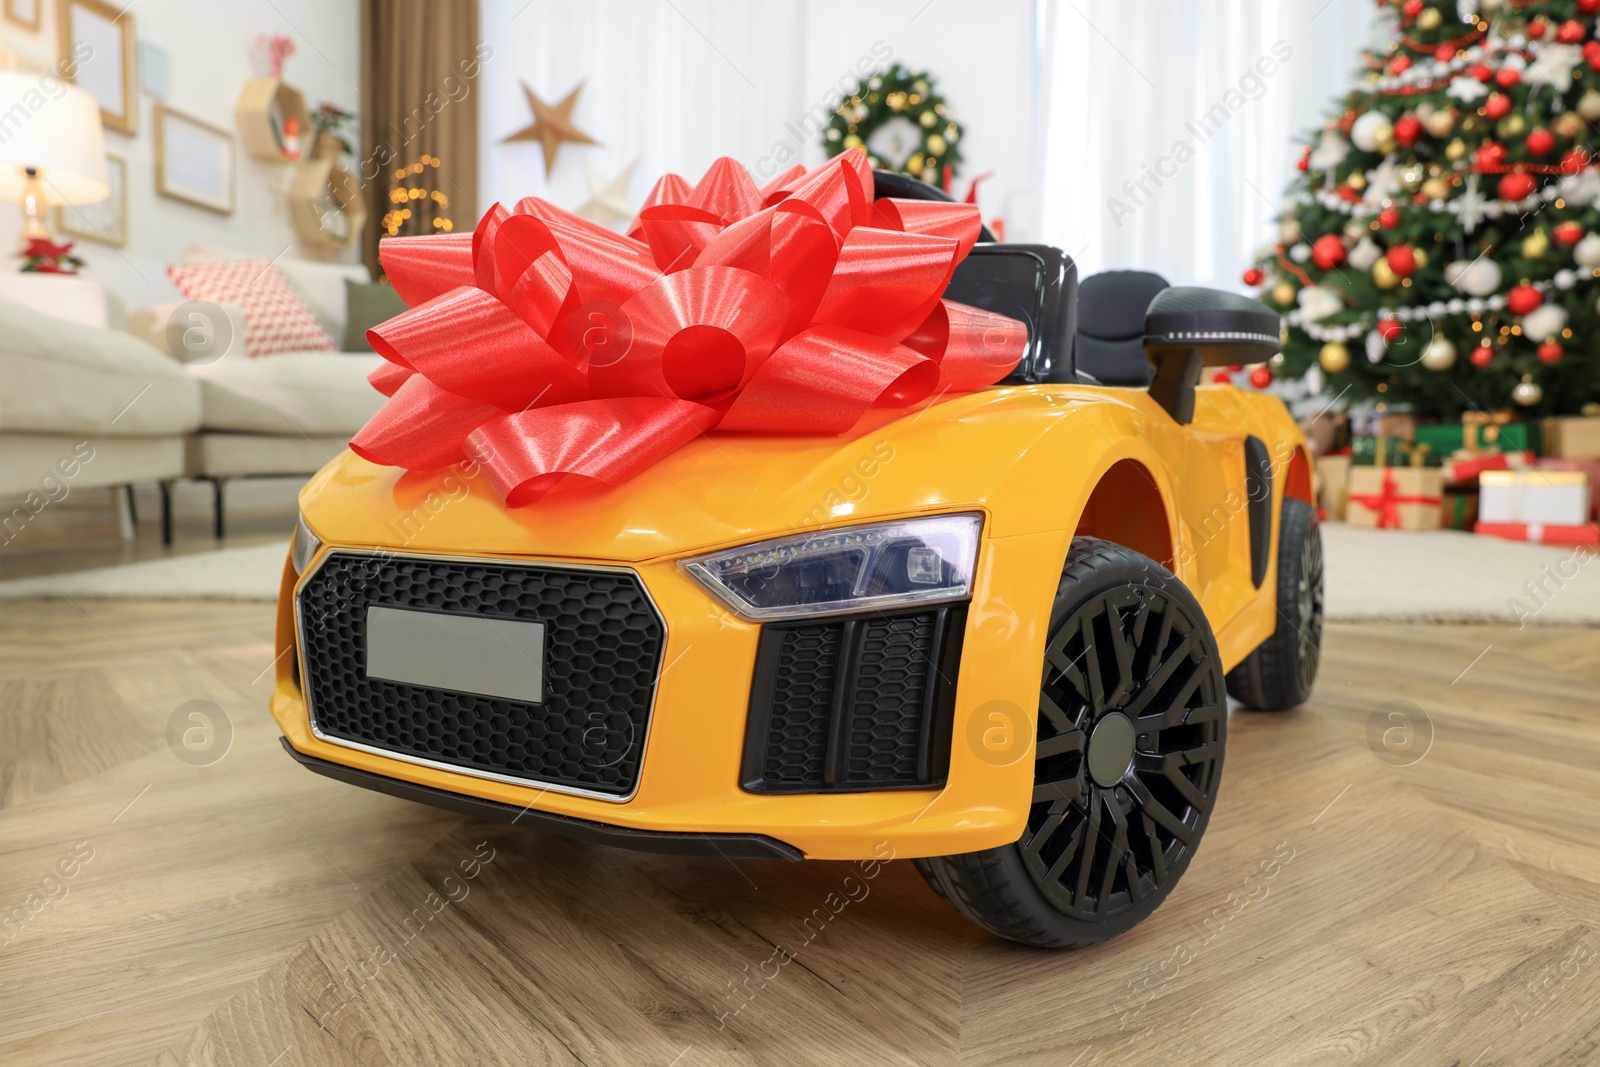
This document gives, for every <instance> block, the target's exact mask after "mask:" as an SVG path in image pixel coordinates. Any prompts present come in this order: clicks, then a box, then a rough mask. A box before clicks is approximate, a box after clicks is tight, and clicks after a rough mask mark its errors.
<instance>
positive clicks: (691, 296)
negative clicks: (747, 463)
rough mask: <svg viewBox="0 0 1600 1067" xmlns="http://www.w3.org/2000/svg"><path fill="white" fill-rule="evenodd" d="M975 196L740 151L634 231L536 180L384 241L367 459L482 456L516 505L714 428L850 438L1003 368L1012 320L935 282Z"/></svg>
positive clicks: (971, 225) (423, 462) (666, 187)
mask: <svg viewBox="0 0 1600 1067" xmlns="http://www.w3.org/2000/svg"><path fill="white" fill-rule="evenodd" d="M978 232H979V220H978V211H977V208H976V206H974V205H971V204H951V203H939V202H931V201H923V200H895V199H885V200H878V201H874V199H873V177H872V172H871V170H870V169H869V168H868V165H867V161H866V157H865V155H864V154H863V153H862V152H860V151H849V152H845V153H844V154H843V155H841V156H839V157H837V158H835V159H834V160H832V161H830V162H829V163H827V164H824V165H823V166H821V167H818V168H816V169H815V170H811V171H807V170H805V169H804V168H803V167H795V168H793V169H791V170H790V171H788V172H786V173H784V174H782V175H779V176H778V177H777V178H775V179H773V180H772V181H771V182H769V183H768V184H767V185H766V186H763V187H757V185H756V184H755V182H754V181H753V180H752V179H751V177H750V175H749V174H748V173H747V172H746V171H745V170H744V168H743V167H741V166H740V165H739V164H737V163H735V162H733V161H732V160H727V159H723V160H718V161H717V162H716V163H715V164H713V165H712V167H711V169H710V170H709V171H707V173H706V175H705V176H704V177H703V178H702V179H701V180H700V182H699V183H698V184H696V185H694V186H692V187H691V186H690V185H689V184H688V183H687V182H686V181H684V180H683V179H682V178H680V177H678V176H676V175H671V174H669V175H667V176H666V177H664V178H662V179H661V180H660V181H659V182H657V184H656V186H655V188H654V189H653V190H652V191H651V193H650V195H649V197H648V198H647V200H646V204H645V207H644V208H643V210H641V211H640V213H639V217H638V219H636V220H635V221H634V223H633V225H632V227H631V228H630V229H629V231H628V233H627V234H625V235H624V234H619V233H615V232H613V231H611V230H608V229H605V228H603V227H601V226H598V225H596V224H595V223H592V222H589V221H587V220H584V219H582V218H579V217H578V216H576V215H573V214H570V213H569V212H566V211H563V210H562V209H560V208H558V207H555V206H554V205H552V204H550V203H548V202H546V201H544V200H540V199H538V198H534V197H529V198H526V199H524V200H521V201H519V202H518V203H517V204H516V206H515V207H514V208H513V209H512V210H511V211H506V210H505V209H504V208H502V207H500V206H499V205H496V206H495V207H493V208H492V209H490V211H489V212H488V213H487V214H485V215H484V217H483V220H482V221H481V222H480V223H479V224H478V227H477V229H476V231H475V232H473V233H470V234H466V233H463V234H438V235H428V236H422V237H400V238H388V239H385V240H383V241H381V242H380V243H379V254H380V258H381V260H382V262H383V267H384V270H385V272H386V273H387V274H388V276H389V279H390V281H391V282H392V283H393V284H394V287H395V289H396V290H397V291H398V292H399V294H400V296H401V297H402V298H404V300H405V301H406V303H407V305H408V306H409V310H408V311H406V312H405V313H403V314H401V315H399V316H397V317H396V318H394V319H391V320H389V321H388V322H386V323H384V324H382V325H380V326H378V327H376V328H375V329H373V330H371V331H369V333H368V337H369V339H370V340H371V341H372V346H373V348H374V349H375V350H376V351H377V352H378V353H380V354H381V355H382V356H383V357H384V358H385V359H386V360H387V361H388V362H387V363H386V365H385V366H384V367H382V368H381V369H380V370H378V371H376V372H374V373H373V375H372V377H371V380H372V383H373V385H374V386H376V387H377V388H378V390H379V391H380V392H382V393H384V394H385V395H387V396H388V397H389V398H390V399H389V402H388V403H387V404H386V405H385V406H384V408H383V409H382V410H381V411H380V412H379V413H378V414H377V415H375V416H374V417H373V418H372V420H371V421H370V422H368V424H367V425H366V427H364V428H363V429H362V430H361V432H360V433H358V434H357V435H356V437H355V439H354V440H352V441H351V442H350V447H351V449H352V450H354V451H355V452H356V453H357V454H358V455H360V456H362V457H363V458H365V459H368V460H370V461H372V462H374V463H382V464H388V465H391V466H398V467H405V468H408V469H411V470H426V469H433V468H437V467H442V466H445V465H448V464H451V463H457V462H462V461H467V460H470V461H473V462H476V463H477V464H479V465H480V466H481V467H482V469H483V470H484V471H485V472H486V473H487V475H488V477H489V481H490V484H492V485H493V486H494V488H495V490H496V491H497V492H498V493H499V494H500V495H501V497H502V498H503V499H504V500H505V501H506V503H507V504H508V505H510V506H513V507H515V506H519V505H525V504H531V503H534V502H536V501H537V500H539V499H540V498H541V497H542V496H544V495H545V494H546V493H548V492H549V491H550V490H551V489H553V488H554V487H555V486H556V485H557V484H558V483H560V482H561V481H562V480H564V479H569V478H572V479H587V480H593V481H597V482H601V483H606V484H610V485H616V484H619V483H621V482H624V481H627V480H628V479H630V478H632V477H635V476H636V475H638V474H639V473H640V472H642V471H644V470H645V469H647V468H648V467H650V466H651V465H653V464H655V463H657V462H659V461H660V460H661V459H663V458H665V457H666V456H667V455H669V454H670V453H672V452H673V451H674V450H676V449H678V448H681V447H683V446H684V445H686V444H688V443H689V442H691V441H694V440H695V439H697V438H699V437H701V436H702V435H707V434H716V433H723V432H742V433H767V434H791V435H793V434H842V433H846V432H848V431H850V430H851V428H852V427H854V426H855V425H856V424H857V423H858V422H860V421H862V419H863V417H864V416H865V415H867V413H868V412H869V411H870V410H871V409H873V408H875V407H878V408H909V407H912V406H914V405H917V404H920V403H923V402H926V401H934V400H938V399H940V398H944V397H947V396H949V395H951V394H954V393H959V392H962V391H967V390H973V389H978V388H982V387H984V386H987V385H992V384H993V383H995V382H998V381H999V380H1000V379H1002V378H1004V377H1005V376H1006V375H1007V374H1009V373H1010V372H1011V371H1012V369H1013V368H1015V366H1016V365H1017V363H1018V362H1019V360H1020V359H1021V357H1022V355H1023V352H1024V350H1025V348H1026V345H1027V330H1026V327H1025V326H1024V325H1023V324H1022V323H1021V322H1018V321H1017V320H1015V319H1010V318H1006V317H1004V316H1001V315H996V314H992V313H990V312H987V311H983V310H980V309H978V308H973V307H968V306H965V305H963V304H958V303H955V302H953V301H949V300H944V299H942V295H943V293H944V290H945V287H946V286H947V285H948V283H949V281H950V277H951V274H952V273H953V272H954V270H955V267H956V265H957V264H958V263H959V262H960V261H961V260H962V259H963V258H964V257H965V256H966V255H967V253H968V252H969V251H970V250H971V249H972V246H973V244H974V243H975V242H976V241H977V238H978Z"/></svg>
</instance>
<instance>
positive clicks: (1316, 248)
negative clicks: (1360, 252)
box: [1311, 233, 1345, 270]
mask: <svg viewBox="0 0 1600 1067" xmlns="http://www.w3.org/2000/svg"><path fill="white" fill-rule="evenodd" d="M1344 257H1345V247H1344V239H1343V238H1342V237H1340V236H1339V235H1338V234H1334V233H1327V234H1323V235H1322V236H1321V237H1318V238H1317V240H1316V242H1315V243H1314V244H1312V246H1311V262H1313V263H1315V264H1316V265H1317V266H1318V267H1320V268H1321V269H1322V270H1332V269H1333V268H1335V267H1337V266H1338V265H1339V264H1341V263H1343V262H1344Z"/></svg>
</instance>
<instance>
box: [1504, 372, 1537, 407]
mask: <svg viewBox="0 0 1600 1067" xmlns="http://www.w3.org/2000/svg"><path fill="white" fill-rule="evenodd" d="M1511 399H1512V400H1515V401H1516V402H1517V403H1518V404H1520V405H1521V406H1522V407H1525V408H1531V407H1533V405H1535V404H1537V403H1538V402H1539V401H1541V400H1543V399H1544V390H1543V389H1541V388H1539V383H1538V382H1536V381H1534V380H1533V375H1531V374H1524V375H1523V376H1522V381H1520V382H1518V383H1517V384H1516V386H1515V387H1514V388H1513V389H1512V390H1511Z"/></svg>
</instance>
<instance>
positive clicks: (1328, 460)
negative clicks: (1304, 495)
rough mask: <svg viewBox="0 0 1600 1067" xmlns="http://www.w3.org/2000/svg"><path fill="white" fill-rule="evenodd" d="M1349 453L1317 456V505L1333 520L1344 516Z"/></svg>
mask: <svg viewBox="0 0 1600 1067" xmlns="http://www.w3.org/2000/svg"><path fill="white" fill-rule="evenodd" d="M1349 481H1350V454H1349V453H1348V452H1346V453H1344V454H1343V455H1338V456H1318V457H1317V507H1319V508H1321V509H1322V513H1323V515H1325V516H1327V517H1328V518H1329V519H1333V520H1335V521H1337V520H1339V519H1343V518H1344V508H1345V503H1344V501H1345V494H1346V493H1348V492H1349Z"/></svg>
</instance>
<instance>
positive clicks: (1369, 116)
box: [1350, 111, 1389, 152]
mask: <svg viewBox="0 0 1600 1067" xmlns="http://www.w3.org/2000/svg"><path fill="white" fill-rule="evenodd" d="M1388 125H1389V117H1388V116H1387V115H1385V114H1384V113H1383V112H1381V111H1368V112H1365V113H1364V114H1362V115H1361V116H1360V117H1359V118H1357V119H1356V121H1355V122H1353V123H1352V124H1351V125H1350V143H1351V144H1353V145H1355V146H1356V147H1357V148H1359V149H1361V151H1363V152H1376V151H1377V150H1378V134H1379V132H1380V131H1382V130H1383V129H1384V127H1386V126H1388Z"/></svg>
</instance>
